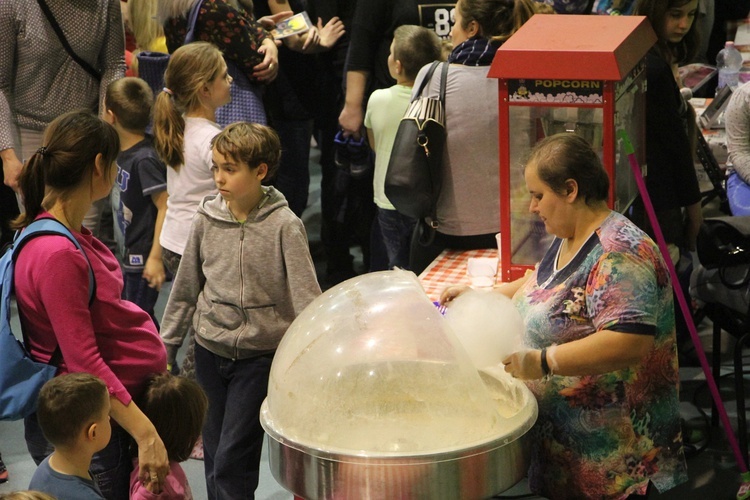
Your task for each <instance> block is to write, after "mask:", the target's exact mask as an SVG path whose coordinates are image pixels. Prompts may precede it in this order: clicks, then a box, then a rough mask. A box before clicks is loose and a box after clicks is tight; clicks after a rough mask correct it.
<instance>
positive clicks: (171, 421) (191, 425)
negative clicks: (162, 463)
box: [130, 373, 208, 500]
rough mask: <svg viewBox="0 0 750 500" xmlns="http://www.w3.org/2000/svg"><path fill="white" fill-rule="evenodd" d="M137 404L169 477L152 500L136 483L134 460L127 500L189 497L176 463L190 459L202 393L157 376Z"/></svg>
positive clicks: (203, 406) (183, 381) (201, 417)
mask: <svg viewBox="0 0 750 500" xmlns="http://www.w3.org/2000/svg"><path fill="white" fill-rule="evenodd" d="M138 404H139V406H140V407H141V409H142V410H143V413H144V414H145V415H146V416H147V417H148V418H149V419H151V421H152V422H153V423H154V427H156V430H157V431H159V436H161V438H162V440H163V441H164V446H165V447H166V449H167V455H169V475H168V476H167V480H166V481H165V483H164V488H163V490H162V494H161V495H160V496H159V497H156V496H155V495H154V494H153V491H152V490H151V488H149V485H148V484H146V485H144V484H143V483H141V481H139V479H138V475H139V474H138V473H139V471H140V467H139V463H138V459H137V458H136V459H135V461H134V467H133V472H132V473H131V476H130V500H151V499H154V498H169V499H180V498H183V499H190V498H193V495H192V491H191V490H190V485H189V484H188V479H187V476H186V475H185V471H184V470H182V467H181V466H180V462H184V461H185V460H187V459H188V458H190V452H191V451H192V449H193V446H195V443H196V441H198V438H199V436H200V434H201V429H202V428H203V422H205V420H206V411H207V410H208V398H207V397H206V393H205V392H204V391H203V389H201V386H200V385H198V383H197V382H195V381H194V380H191V379H189V378H185V377H176V376H173V375H170V374H169V373H160V374H158V375H155V376H154V377H152V378H151V380H150V381H149V383H148V388H147V389H146V392H145V393H144V394H143V396H142V397H141V398H140V399H139V400H138Z"/></svg>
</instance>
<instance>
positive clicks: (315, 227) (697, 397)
mask: <svg viewBox="0 0 750 500" xmlns="http://www.w3.org/2000/svg"><path fill="white" fill-rule="evenodd" d="M311 171H312V174H313V177H312V187H311V197H310V207H309V208H308V210H307V211H306V212H305V214H304V217H303V220H304V221H305V225H306V227H307V231H308V236H309V237H310V240H311V244H312V247H313V249H314V250H313V254H314V257H315V256H316V255H315V254H316V251H315V247H316V246H317V247H318V248H319V245H318V243H319V234H320V232H319V228H320V191H319V189H318V185H319V182H320V174H319V167H318V166H317V164H316V163H315V161H314V159H313V161H311ZM357 255H358V258H359V259H361V253H357ZM316 260H319V259H316ZM316 263H319V262H316ZM319 269H320V266H319ZM167 294H168V287H165V289H164V290H163V292H162V294H161V304H160V307H159V311H162V310H163V300H164V298H165V297H166V296H167ZM700 333H701V339H702V343H703V344H704V345H705V346H706V348H707V349H708V350H709V351H710V348H711V329H710V325H709V324H708V322H707V321H706V322H705V324H703V325H701V329H700ZM725 337H727V336H726V335H725ZM731 348H732V345H731V341H730V340H729V339H727V338H725V342H724V345H723V346H722V352H725V353H729V352H731ZM725 358H727V359H725V360H724V363H725V365H726V366H727V370H725V375H724V376H723V377H722V380H721V386H722V388H723V389H722V398H723V399H725V400H726V402H727V410H728V412H729V415H730V419H731V420H732V422H733V425H735V424H734V422H735V421H736V411H735V408H734V404H733V401H734V393H733V390H732V389H731V388H732V387H733V384H732V381H731V376H730V375H729V374H728V373H729V367H730V366H731V359H729V356H728V355H727V356H725ZM680 376H681V380H682V393H681V399H682V406H681V413H682V414H683V417H684V418H685V420H686V421H687V425H688V427H690V428H695V429H696V430H695V432H692V433H691V434H693V437H694V438H696V439H697V438H699V437H700V436H701V435H703V436H706V437H707V439H704V440H703V445H704V446H705V447H704V448H703V449H702V451H700V452H698V453H697V454H695V455H694V456H691V457H690V458H689V459H688V467H689V474H690V481H689V482H688V483H686V484H684V485H681V486H680V487H678V488H675V489H673V490H671V491H669V492H667V493H665V494H663V495H656V494H654V495H653V496H652V498H663V499H675V500H677V499H679V500H693V499H694V500H706V499H708V500H714V499H730V498H735V496H736V494H737V491H738V488H739V486H740V479H739V471H738V468H737V466H736V463H735V461H734V457H733V455H732V453H731V451H730V448H729V446H728V444H727V440H726V438H725V436H724V433H723V430H722V428H721V427H716V428H707V427H706V420H705V417H704V415H705V414H710V397H709V391H708V390H707V388H706V384H705V378H704V377H703V374H702V372H701V370H700V368H682V369H681V371H680ZM698 408H700V410H699V409H698ZM0 453H2V456H3V460H4V461H5V463H6V465H7V466H8V469H9V471H10V481H9V482H8V483H5V484H2V485H0V494H2V493H7V492H9V491H14V490H19V489H24V488H26V487H27V486H28V483H29V480H30V478H31V475H32V474H33V471H34V468H35V467H34V463H33V462H32V460H31V458H30V457H29V455H28V452H27V451H26V447H25V443H24V439H23V424H22V423H21V422H0ZM263 460H264V461H263V463H262V464H261V477H260V486H259V487H258V491H257V492H256V493H257V495H256V498H258V499H262V500H282V499H284V500H286V499H290V498H292V495H291V494H290V493H289V492H287V491H285V490H284V489H283V488H282V487H281V486H280V485H279V484H278V483H276V481H275V480H274V478H273V476H272V475H271V471H270V468H269V466H268V462H267V458H266V456H265V454H264V458H263ZM183 467H184V468H185V470H186V472H187V475H188V478H189V481H190V484H191V486H192V489H193V493H194V495H195V498H196V500H202V499H205V498H206V490H205V480H204V476H203V464H202V462H199V461H196V460H188V461H187V462H186V463H184V464H183ZM525 494H528V488H527V486H526V482H525V480H524V481H522V482H521V483H519V484H518V485H517V486H516V487H514V488H512V489H511V490H509V491H507V492H505V493H504V494H503V496H504V497H506V498H513V497H515V498H518V496H517V495H525ZM500 498H502V497H500ZM525 498H537V497H532V496H528V497H525ZM230 500H233V499H230ZM351 500H358V499H351ZM383 500H390V499H383Z"/></svg>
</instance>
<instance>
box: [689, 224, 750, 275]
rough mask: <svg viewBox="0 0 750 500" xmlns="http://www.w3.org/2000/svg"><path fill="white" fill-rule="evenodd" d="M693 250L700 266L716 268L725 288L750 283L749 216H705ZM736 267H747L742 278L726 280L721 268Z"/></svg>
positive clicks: (723, 269)
mask: <svg viewBox="0 0 750 500" xmlns="http://www.w3.org/2000/svg"><path fill="white" fill-rule="evenodd" d="M696 249H697V251H698V260H699V261H700V263H701V265H702V266H703V267H705V268H706V269H718V270H719V276H720V278H721V281H722V283H724V285H726V286H727V287H729V288H733V289H737V288H741V287H743V286H745V285H747V284H748V283H749V282H750V216H744V217H733V216H725V217H711V218H708V219H704V221H703V224H702V225H701V228H700V231H699V232H698V240H697V243H696ZM737 266H745V267H747V269H748V272H747V273H745V277H744V279H740V280H738V279H734V280H729V279H727V278H726V277H725V276H724V275H723V272H724V271H726V270H729V269H730V268H736V267H737ZM735 274H736V273H735Z"/></svg>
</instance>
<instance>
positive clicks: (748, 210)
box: [727, 172, 750, 215]
mask: <svg viewBox="0 0 750 500" xmlns="http://www.w3.org/2000/svg"><path fill="white" fill-rule="evenodd" d="M727 198H729V209H730V210H731V211H732V215H750V186H748V185H747V183H746V182H745V181H743V180H742V177H740V176H739V175H737V172H732V173H731V174H729V177H727Z"/></svg>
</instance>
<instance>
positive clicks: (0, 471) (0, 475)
mask: <svg viewBox="0 0 750 500" xmlns="http://www.w3.org/2000/svg"><path fill="white" fill-rule="evenodd" d="M7 480H8V469H7V467H5V463H3V456H2V455H0V483H4V482H6V481H7Z"/></svg>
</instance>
